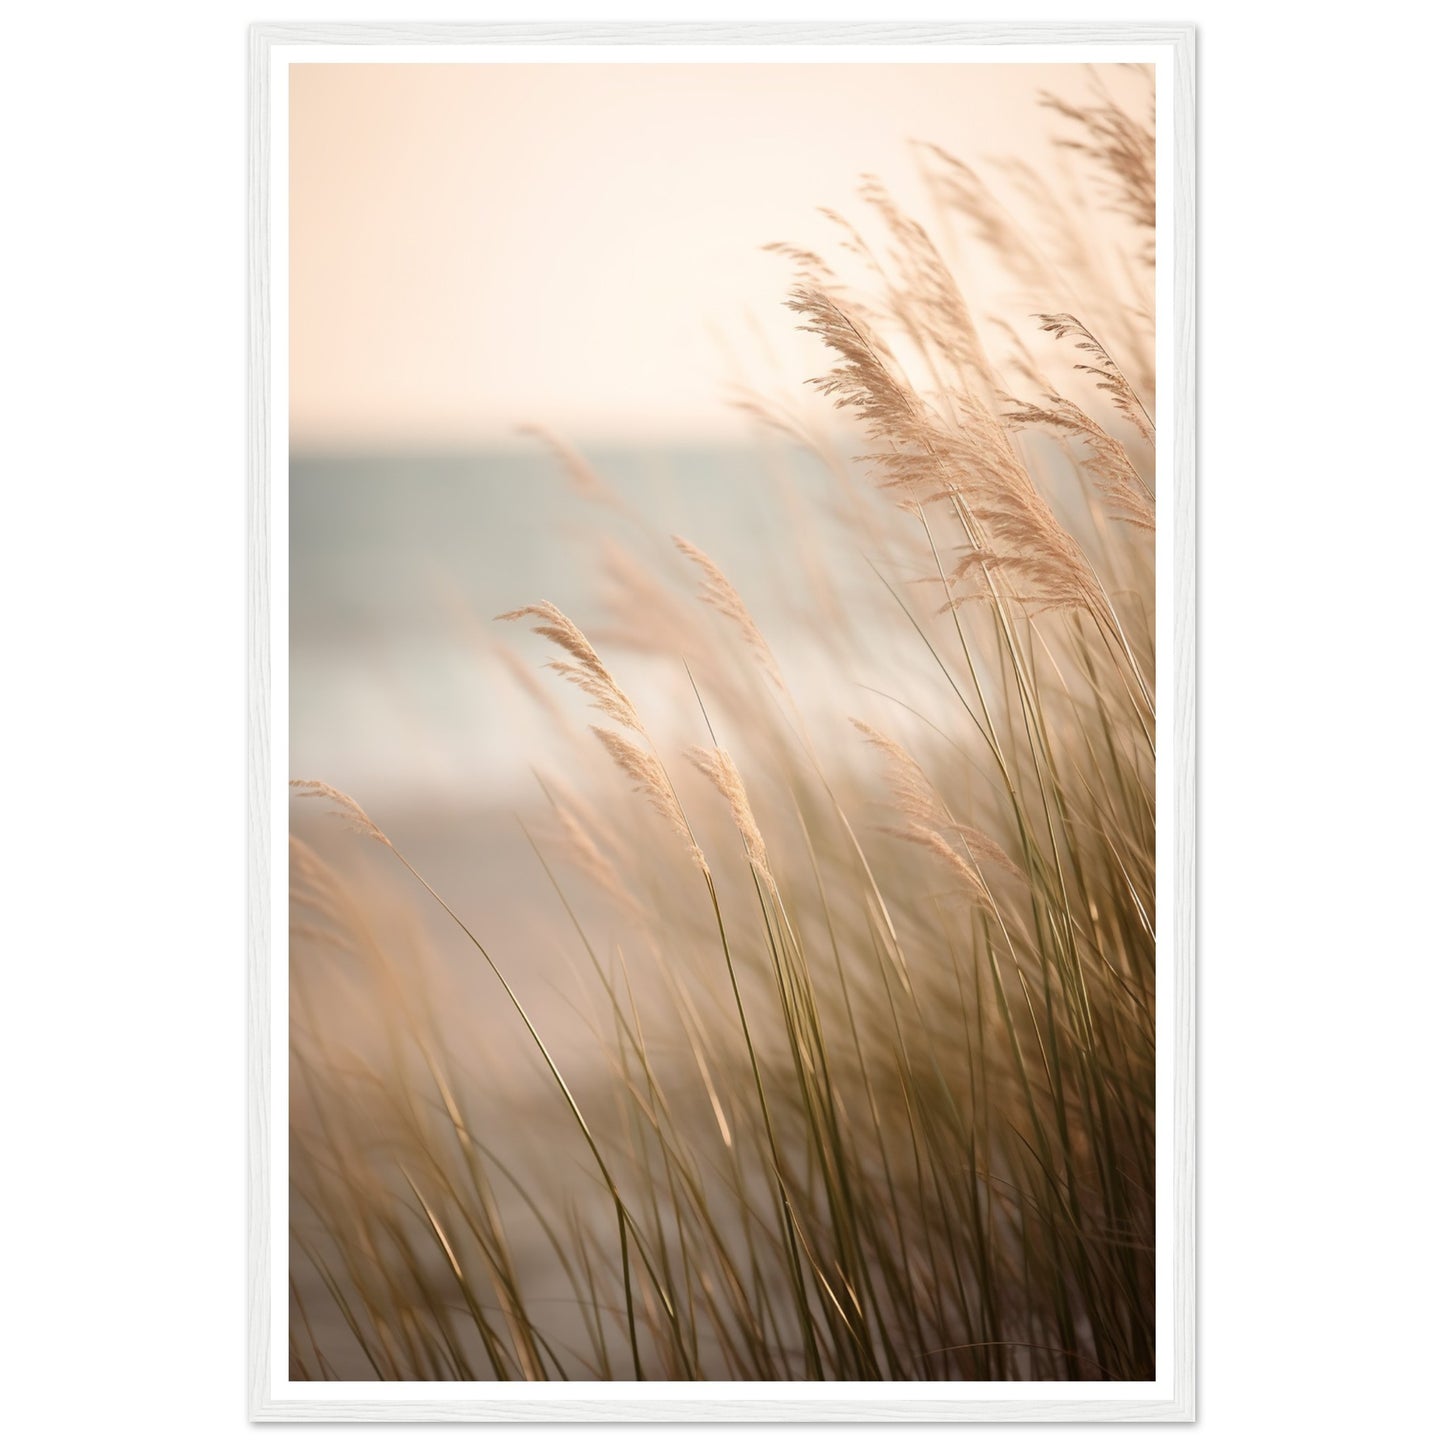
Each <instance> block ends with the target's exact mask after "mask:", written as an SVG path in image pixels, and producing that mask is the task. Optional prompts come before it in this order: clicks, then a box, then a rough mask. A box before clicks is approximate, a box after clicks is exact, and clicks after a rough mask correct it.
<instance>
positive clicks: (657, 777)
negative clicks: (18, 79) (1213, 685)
mask: <svg viewBox="0 0 1445 1445" xmlns="http://www.w3.org/2000/svg"><path fill="white" fill-rule="evenodd" d="M251 53H252V73H251V84H252V149H251V176H250V181H251V217H252V236H251V293H250V294H251V338H252V358H251V362H252V364H251V385H252V396H251V414H252V487H253V490H252V499H251V577H252V586H253V594H252V619H253V625H252V633H251V646H250V669H251V671H250V703H251V734H250V746H251V774H250V777H251V789H250V827H251V836H250V867H251V878H250V944H251V955H250V956H251V969H252V972H251V980H250V989H251V992H250V1010H251V1012H250V1018H251V1070H252V1084H251V1131H250V1132H251V1190H252V1195H251V1231H252V1235H251V1270H252V1274H251V1322H250V1323H251V1331H250V1342H251V1362H250V1364H251V1411H252V1415H253V1418H256V1419H261V1420H270V1419H288V1420H289V1419H296V1420H300V1419H310V1420H328V1419H343V1418H345V1419H362V1418H367V1419H390V1420H397V1419H413V1420H544V1419H570V1420H595V1421H608V1420H637V1421H649V1420H697V1421H723V1420H781V1421H825V1420H831V1421H852V1420H885V1419H896V1420H900V1421H938V1420H990V1419H991V1420H1029V1419H1032V1420H1111V1419H1112V1420H1125V1419H1139V1420H1190V1419H1192V1418H1193V1412H1194V1343H1193V1342H1194V1332H1193V1309H1194V1232H1193V1197H1194V1104H1193V1100H1194V1092H1193V1090H1194V1040H1193V1032H1192V1020H1193V994H1194V968H1193V962H1194V930H1193V856H1194V854H1193V841H1192V840H1193V830H1194V806H1193V801H1194V792H1193V757H1194V743H1193V736H1194V735H1193V675H1194V612H1193V578H1194V526H1193V495H1194V471H1193V437H1194V392H1193V363H1192V348H1193V284H1194V281H1193V195H1194V190H1193V188H1194V166H1193V105H1194V101H1193V68H1194V62H1193V33H1192V30H1191V29H1190V28H1188V27H1184V26H1151V25H1073V24H1067V25H1066V24H1060V25H998V26H948V27H940V26H933V25H905V24H899V25H863V26H856V25H855V26H848V25H837V26H810V25H770V26H756V25H754V26H728V25H707V26H665V25H645V26H644V25H637V26H586V25H566V26H555V25H554V26H519V25H509V26H490V27H488V26H425V25H395V26H382V27H378V26H332V27H315V26H257V27H255V28H254V29H253V31H252V35H251Z"/></svg>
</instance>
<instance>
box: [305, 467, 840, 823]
mask: <svg viewBox="0 0 1445 1445" xmlns="http://www.w3.org/2000/svg"><path fill="white" fill-rule="evenodd" d="M587 459H588V461H589V463H591V464H592V466H593V467H594V468H595V471H596V473H597V474H598V476H599V477H600V478H601V479H602V480H603V482H604V483H605V484H606V486H607V488H608V489H609V490H610V492H611V493H612V494H613V497H614V498H615V501H616V503H617V504H619V505H609V504H608V503H606V502H604V501H598V500H595V499H590V498H588V497H585V496H583V495H581V494H579V490H578V488H577V487H576V486H575V485H574V484H573V482H572V481H570V480H569V478H568V474H567V468H566V466H565V465H564V463H563V462H562V461H561V460H560V459H559V458H558V457H557V456H556V455H554V454H552V453H551V452H550V451H549V450H547V449H545V448H544V447H542V446H540V445H534V446H532V447H530V448H525V449H524V448H517V449H514V450H496V451H490V452H485V453H475V454H465V455H431V456H425V455H419V456H400V455H398V456H350V457H347V456H321V455H309V456H308V455H303V456H296V457H293V458H292V461H291V478H290V482H291V498H290V547H291V566H290V627H291V650H290V659H289V662H290V704H291V759H290V769H291V773H292V776H306V777H324V778H326V779H328V780H329V781H331V782H333V783H335V784H336V785H337V786H339V787H342V788H344V789H346V790H347V791H349V792H352V793H354V794H355V795H356V796H358V797H360V798H364V799H365V800H367V805H368V806H373V805H376V806H382V805H384V804H387V803H391V802H395V803H398V804H404V805H406V806H427V805H428V803H429V802H431V803H435V802H439V801H441V800H446V801H447V802H448V803H449V804H453V805H454V804H456V803H457V802H459V801H461V800H463V799H465V800H467V801H468V802H469V803H470V804H472V805H474V806H477V805H480V806H489V807H496V806H508V805H510V804H511V802H512V801H513V797H514V795H515V794H516V793H517V792H518V790H526V792H527V795H528V796H535V786H536V785H535V782H534V781H533V780H532V777H531V774H530V771H529V765H530V764H531V763H533V762H536V761H538V759H536V758H535V757H532V758H529V757H528V756H526V748H525V747H524V746H523V747H519V741H520V742H521V743H523V744H525V742H526V739H527V730H529V729H530V730H532V731H535V729H536V726H537V714H536V706H535V704H534V703H531V702H524V700H523V699H522V697H521V695H520V694H519V692H518V689H517V687H516V685H515V683H514V681H513V680H512V678H511V677H510V676H509V675H508V673H507V672H506V670H505V668H504V667H503V666H502V665H501V664H500V662H499V660H498V658H497V656H496V653H495V648H494V646H493V644H494V642H495V641H497V640H501V641H504V642H505V643H506V644H507V645H508V646H510V647H511V648H513V649H515V650H516V651H517V652H518V653H520V654H522V655H523V657H524V658H525V659H526V660H527V661H528V662H529V664H533V665H535V666H536V667H537V668H539V669H540V666H541V663H542V662H543V660H544V659H545V658H546V657H548V656H550V655H554V654H552V653H551V652H550V651H549V649H548V647H547V645H546V644H543V643H541V642H540V641H539V640H538V639H535V638H533V637H532V636H531V635H530V633H529V632H528V631H527V627H526V625H525V624H521V623H510V624H508V623H497V622H494V621H493V619H494V618H495V617H496V615H497V614H498V613H501V612H504V611H508V610H511V609H513V608H517V607H521V606H524V605H525V604H527V603H530V602H535V601H538V600H540V599H542V598H546V599H547V600H549V601H552V602H555V603H556V604H557V605H558V606H559V607H561V608H562V610H563V611H564V612H566V613H568V614H569V615H570V616H572V617H574V618H575V619H576V620H577V621H578V622H579V624H580V625H581V626H582V627H583V629H584V630H585V631H587V632H589V634H591V633H593V631H594V629H599V628H601V626H602V623H603V618H604V608H603V601H604V578H603V568H602V567H601V565H600V560H601V557H602V556H603V554H604V545H603V543H604V537H606V538H611V539H612V541H613V543H614V545H616V546H620V547H625V548H627V549H628V550H629V551H632V552H633V553H634V555H636V556H638V557H639V558H641V559H643V565H644V567H645V566H646V565H647V564H646V560H645V559H646V558H647V557H649V556H651V557H653V558H655V559H657V561H658V564H659V565H669V564H671V563H673V562H674V561H675V559H674V558H673V557H672V555H671V548H670V546H669V542H668V539H669V538H670V536H671V535H672V534H674V533H676V534H680V535H682V536H684V537H686V538H688V539H689V540H690V541H692V542H694V543H696V544H697V545H698V546H700V547H702V548H703V550H704V551H706V552H707V553H708V554H709V555H710V556H711V557H712V558H713V559H714V560H715V561H716V562H717V563H718V564H719V565H720V566H721V567H722V568H723V570H724V571H725V572H726V573H727V574H728V576H729V578H730V579H731V580H732V582H733V583H734V585H735V586H736V587H737V588H738V590H739V591H740V592H741V593H742V594H743V595H744V597H745V598H746V599H747V603H748V606H749V608H750V609H751V610H752V612H753V614H754V616H755V617H756V618H757V621H758V623H759V625H760V626H761V627H762V628H763V630H764V632H765V633H766V634H767V635H768V638H769V641H770V642H771V643H772V645H773V647H774V649H775V650H776V651H777V652H778V653H779V655H780V656H784V655H787V654H788V653H789V652H790V650H791V651H793V652H794V653H796V651H797V648H796V646H794V645H793V643H792V642H790V638H792V636H793V624H792V622H791V621H790V619H791V618H793V617H795V616H796V615H797V613H796V609H797V608H799V607H801V606H803V605H804V604H805V598H804V595H803V593H804V589H805V587H806V578H805V575H804V573H805V570H806V569H805V567H804V566H801V565H800V558H801V559H806V557H807V556H808V555H810V554H812V555H814V556H823V555H828V554H835V556H834V560H835V561H836V554H837V553H838V552H839V550H840V549H841V548H843V546H844V543H843V540H842V539H843V534H842V532H841V531H840V530H834V529H833V528H834V524H833V522H832V520H831V519H832V517H833V512H832V510H831V509H832V508H833V507H834V506H835V505H836V502H837V497H836V493H837V490H838V484H837V481H836V479H833V478H830V477H829V475H828V473H827V470H826V468H825V466H824V464H823V463H822V462H821V461H820V460H819V459H818V458H816V457H815V456H813V455H812V454H810V453H805V452H803V451H801V450H793V449H788V450H786V451H779V450H777V449H776V448H774V449H772V450H764V449H760V448H758V447H738V448H726V447H711V448H669V449H660V448H634V449H620V448H613V449H597V450H590V449H589V451H588V453H587ZM800 516H806V518H807V522H806V525H801V524H800V521H799V518H800ZM850 545H853V544H850ZM855 560H856V559H855ZM830 565H832V564H831V563H830ZM795 661H797V662H798V665H800V666H803V667H806V660H805V659H802V658H797V657H795ZM643 672H644V673H645V668H644V669H643ZM538 676H539V678H540V679H541V680H542V681H543V683H544V685H546V686H548V687H551V688H555V689H558V690H559V691H565V689H562V687H561V684H559V683H557V682H556V680H555V679H552V678H550V677H549V676H548V675H547V674H545V673H542V672H540V671H539V672H538ZM629 684H630V686H632V687H633V688H634V690H639V689H640V690H641V691H642V692H643V693H645V692H646V690H647V684H646V681H645V677H644V678H643V680H641V681H639V676H638V671H637V669H636V668H635V667H634V669H633V670H632V671H631V672H630V673H629ZM637 700H638V702H639V704H643V703H644V701H645V699H644V698H643V697H638V699H637Z"/></svg>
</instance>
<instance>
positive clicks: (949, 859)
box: [884, 823, 989, 903]
mask: <svg viewBox="0 0 1445 1445" xmlns="http://www.w3.org/2000/svg"><path fill="white" fill-rule="evenodd" d="M884 832H886V833H889V834H890V835H892V836H893V837H895V838H902V839H903V841H904V842H905V843H916V844H917V845H918V846H919V847H921V848H926V849H927V850H928V851H929V852H930V853H932V854H933V856H934V857H935V858H937V859H939V860H940V862H942V863H943V865H944V866H945V867H946V868H947V869H948V871H949V872H950V873H951V874H952V875H953V877H954V878H956V879H957V880H958V881H959V882H960V883H962V884H963V886H964V888H965V890H966V891H967V892H968V893H970V894H971V895H972V896H973V897H974V898H975V899H976V900H977V901H978V902H980V903H988V902H989V893H988V888H987V887H986V886H985V885H984V881H983V878H982V876H981V875H980V874H979V871H978V869H977V868H975V867H974V866H973V864H972V863H969V862H968V861H967V860H966V859H964V858H962V857H961V856H960V855H959V854H958V853H956V852H955V851H954V850H953V848H951V847H950V846H949V844H948V842H947V840H946V839H945V838H943V837H942V836H941V835H940V834H938V833H936V832H935V831H934V830H933V829H932V828H927V827H925V826H924V825H923V824H922V823H908V824H905V825H904V826H903V827H902V828H885V829H884Z"/></svg>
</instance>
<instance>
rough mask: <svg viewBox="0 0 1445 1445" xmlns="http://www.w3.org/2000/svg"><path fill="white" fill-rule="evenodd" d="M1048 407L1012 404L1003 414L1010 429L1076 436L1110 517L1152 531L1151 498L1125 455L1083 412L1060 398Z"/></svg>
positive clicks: (1051, 402)
mask: <svg viewBox="0 0 1445 1445" xmlns="http://www.w3.org/2000/svg"><path fill="white" fill-rule="evenodd" d="M1047 401H1048V406H1047V407H1040V406H1033V405H1031V404H1029V403H1027V402H1015V403H1014V405H1013V407H1012V408H1011V409H1010V410H1008V411H1006V412H1005V413H1004V420H1005V421H1006V422H1008V423H1009V424H1010V425H1011V426H1015V427H1028V426H1036V427H1042V428H1043V429H1044V430H1046V431H1051V432H1054V433H1055V434H1056V435H1059V436H1063V437H1076V438H1078V439H1079V440H1081V441H1082V442H1083V443H1084V444H1085V446H1086V447H1087V448H1088V451H1087V454H1086V455H1085V457H1084V458H1083V463H1082V464H1083V468H1084V470H1085V471H1086V472H1088V473H1089V475H1090V476H1091V477H1093V478H1094V481H1095V483H1096V485H1097V486H1098V489H1099V493H1100V495H1101V496H1102V497H1103V498H1104V500H1105V501H1106V502H1108V503H1109V505H1110V506H1111V507H1112V508H1113V509H1114V511H1113V515H1114V516H1115V517H1116V518H1117V519H1118V520H1119V521H1121V522H1128V523H1129V524H1130V525H1131V526H1135V527H1143V528H1144V529H1145V530H1146V531H1150V532H1152V531H1153V530H1154V497H1153V494H1152V493H1151V492H1150V490H1149V488H1148V486H1147V485H1146V484H1145V481H1144V479H1143V478H1142V477H1141V476H1140V475H1139V473H1138V471H1137V470H1136V469H1135V466H1134V463H1133V462H1132V461H1130V460H1129V454H1128V452H1126V451H1125V450H1124V448H1123V447H1122V446H1120V445H1119V443H1118V442H1117V441H1116V440H1115V439H1114V438H1113V437H1112V436H1110V435H1109V433H1108V432H1106V431H1105V430H1104V428H1103V427H1101V426H1100V425H1099V424H1098V422H1096V421H1095V420H1094V419H1093V417H1091V416H1090V415H1089V414H1088V413H1087V412H1086V411H1084V409H1083V408H1082V407H1080V406H1076V405H1075V404H1074V403H1073V402H1071V401H1068V400H1066V399H1065V398H1064V397H1061V396H1052V395H1051V396H1049V397H1048V398H1047Z"/></svg>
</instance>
